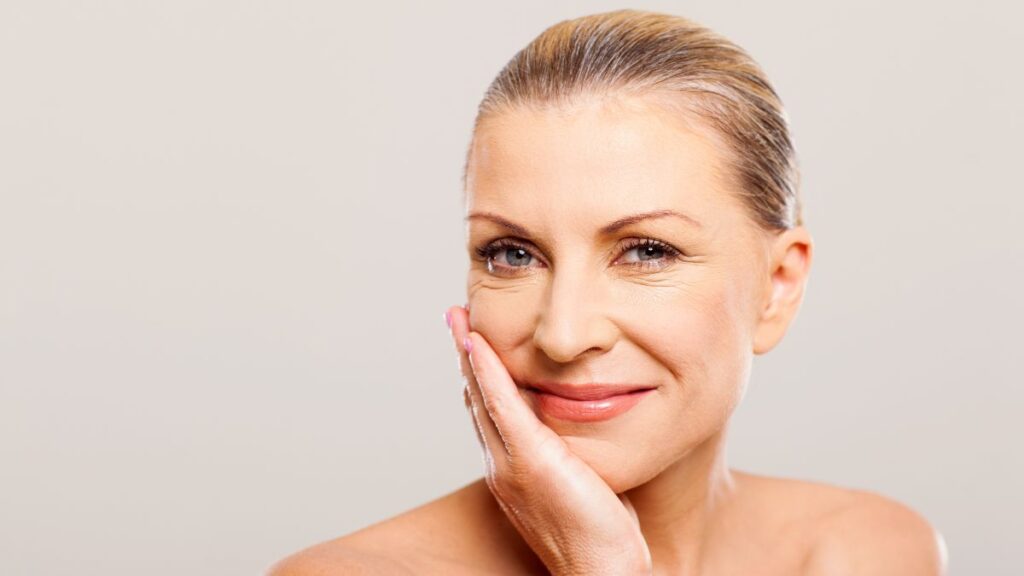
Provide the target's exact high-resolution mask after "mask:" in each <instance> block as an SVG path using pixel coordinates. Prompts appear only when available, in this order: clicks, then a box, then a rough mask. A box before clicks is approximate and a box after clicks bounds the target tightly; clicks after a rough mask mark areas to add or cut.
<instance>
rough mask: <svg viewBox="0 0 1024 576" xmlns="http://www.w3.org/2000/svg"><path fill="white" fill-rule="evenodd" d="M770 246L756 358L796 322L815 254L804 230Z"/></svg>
mask: <svg viewBox="0 0 1024 576" xmlns="http://www.w3.org/2000/svg"><path fill="white" fill-rule="evenodd" d="M771 242H772V243H771V246H770V247H769V249H768V250H767V255H768V280H767V282H766V283H765V286H764V292H763V294H764V296H765V297H764V298H763V299H762V304H761V307H760V310H759V312H760V314H759V316H758V320H757V326H756V328H755V330H754V354H764V353H765V352H768V351H769V350H771V349H772V348H774V347H775V345H776V344H778V343H779V341H781V340H782V337H783V336H784V335H785V333H786V329H787V328H788V327H789V324H790V323H791V322H792V321H793V319H794V318H796V315H797V312H798V311H799V310H800V304H801V303H802V302H803V299H804V287H805V286H806V285H807V276H808V274H809V273H810V270H811V259H812V257H813V254H814V242H813V240H812V239H811V235H810V233H809V232H808V231H807V229H806V228H804V227H803V226H796V227H794V228H790V229H789V230H786V231H784V232H782V233H780V234H778V235H776V236H775V237H774V239H773V240H772V241H771Z"/></svg>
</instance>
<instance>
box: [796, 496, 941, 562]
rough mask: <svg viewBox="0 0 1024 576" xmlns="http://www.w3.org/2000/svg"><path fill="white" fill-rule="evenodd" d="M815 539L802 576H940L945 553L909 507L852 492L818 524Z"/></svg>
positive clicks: (936, 536)
mask: <svg viewBox="0 0 1024 576" xmlns="http://www.w3.org/2000/svg"><path fill="white" fill-rule="evenodd" d="M819 533H820V537H819V539H818V541H817V542H816V544H815V546H814V548H813V549H812V550H811V553H810V554H809V555H808V557H807V561H806V563H805V571H804V573H805V574H806V575H807V576H818V575H826V574H836V573H837V571H842V573H844V574H851V575H856V574H878V575H884V574H893V575H897V574H900V575H904V576H942V575H944V574H946V563H947V557H946V555H947V553H946V545H945V541H944V539H943V537H942V534H941V533H940V532H939V531H938V530H937V529H936V528H935V527H934V526H933V525H932V524H931V522H929V521H928V519H926V518H925V517H924V516H922V515H921V514H920V513H918V512H917V511H915V510H914V509H912V508H910V507H909V506H907V505H905V504H903V503H900V502H897V501H896V500H892V499H890V498H887V497H885V496H882V495H879V494H875V493H871V492H863V491H855V497H854V498H853V501H852V502H850V503H849V504H847V505H845V506H843V507H840V508H838V509H836V510H835V511H833V512H831V513H830V514H828V515H826V516H824V517H823V518H822V519H821V522H820V527H819Z"/></svg>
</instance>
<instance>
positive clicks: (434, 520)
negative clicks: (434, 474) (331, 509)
mask: <svg viewBox="0 0 1024 576" xmlns="http://www.w3.org/2000/svg"><path fill="white" fill-rule="evenodd" d="M495 512H498V513H500V509H498V508H497V504H496V503H495V502H494V500H493V497H491V496H490V492H489V490H488V488H487V486H486V484H485V483H484V482H483V480H482V479H481V480H478V481H475V482H472V483H470V484H467V485H465V486H463V487H461V488H459V489H458V490H455V491H454V492H451V493H449V494H446V495H444V496H442V497H439V498H437V499H435V500H432V501H430V502H427V503H425V504H422V505H420V506H417V507H416V508H413V509H411V510H408V511H406V512H403V513H401V514H399V515H397V516H393V517H391V518H387V519H385V520H382V521H380V522H377V523H374V524H372V525H369V526H366V527H365V528H362V529H360V530H357V531H355V532H352V533H351V534H348V535H345V536H342V537H339V538H335V539H333V540H329V541H326V542H322V543H319V544H316V545H314V546H311V547H309V548H306V549H304V550H301V551H299V552H296V553H294V554H292V555H290V556H288V557H286V558H284V559H282V560H280V561H279V562H277V563H276V564H274V565H273V566H272V567H271V568H270V570H269V572H268V573H267V574H266V576H334V575H336V574H339V575H340V574H346V575H347V574H359V575H362V574H365V575H376V574H395V575H405V574H416V575H417V576H419V575H429V574H444V575H445V576H458V575H462V574H487V573H488V572H489V570H490V569H494V568H500V569H502V572H501V573H503V574H514V573H527V572H526V570H528V569H529V565H528V564H526V565H524V566H527V568H525V569H524V571H523V572H520V571H519V569H518V566H519V565H520V564H522V560H523V559H522V557H521V556H520V555H516V552H521V550H516V548H515V546H509V542H515V539H514V535H513V534H512V533H510V532H509V530H514V528H513V527H512V526H511V525H507V524H504V523H501V522H495V521H494V518H496V517H497V516H496V515H495ZM502 517H503V515H502Z"/></svg>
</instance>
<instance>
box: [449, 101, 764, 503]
mask: <svg viewBox="0 0 1024 576" xmlns="http://www.w3.org/2000/svg"><path fill="white" fill-rule="evenodd" d="M687 126H690V128H688V127H687ZM723 153H724V150H723V145H722V143H721V142H719V141H717V139H716V138H715V137H714V135H713V133H711V132H710V131H708V130H703V129H702V128H701V127H700V125H699V123H696V122H695V121H693V120H691V121H690V122H689V123H688V124H684V123H683V122H681V121H680V119H679V117H678V115H676V116H673V115H672V114H671V113H670V112H668V111H667V110H666V109H665V108H663V107H660V106H656V105H652V101H651V100H646V99H642V98H638V97H630V98H626V97H617V98H604V99H600V98H596V97H594V98H589V99H587V100H585V101H584V102H582V103H580V104H576V105H573V106H572V107H571V108H564V107H563V108H551V109H547V110H543V111H542V110H534V109H526V108H515V109H510V110H506V111H503V112H500V113H498V114H497V115H496V116H492V117H489V118H488V119H487V120H485V121H484V122H483V123H481V125H480V126H479V128H478V131H477V133H476V136H475V139H474V143H473V150H472V155H471V161H470V164H469V165H468V171H467V177H466V187H467V188H466V202H467V215H468V249H469V252H470V256H471V265H470V270H469V274H468V304H469V309H470V327H471V329H473V330H475V331H477V332H479V333H480V334H481V335H483V336H484V337H485V338H486V339H487V340H488V342H490V344H491V346H492V347H493V348H494V350H495V351H496V352H497V353H498V355H499V356H500V358H501V360H502V361H503V363H504V364H505V366H506V367H507V368H508V371H509V373H510V374H511V376H512V378H513V379H514V380H515V381H516V382H517V383H518V384H519V385H520V394H521V395H522V396H523V397H524V399H526V401H527V402H528V403H530V405H531V407H532V408H533V409H534V412H535V413H537V415H538V417H539V418H540V419H541V420H542V421H543V422H544V423H545V424H546V425H548V426H549V427H550V428H552V429H553V430H554V431H555V432H557V433H558V434H559V435H561V436H562V437H563V439H565V441H566V442H567V443H568V444H569V447H570V448H571V449H572V450H573V452H574V453H576V454H577V455H578V456H580V457H581V458H582V459H583V460H584V461H586V462H587V463H588V464H589V465H590V466H591V467H592V468H594V469H595V470H596V471H597V472H598V474H599V475H600V476H601V477H602V478H604V479H605V481H606V482H608V484H609V485H610V486H612V487H613V488H614V489H615V490H616V492H621V491H623V490H625V489H628V488H631V487H633V486H636V485H638V484H640V483H643V482H645V481H646V480H649V479H650V478H652V477H654V476H655V475H656V474H658V473H659V472H661V471H662V470H663V469H665V468H666V467H667V466H669V465H670V464H672V463H673V462H675V461H677V460H679V459H680V458H681V457H683V456H685V455H686V454H687V452H689V451H690V450H691V449H692V448H694V447H695V446H697V445H699V444H701V443H702V442H703V441H704V440H706V439H708V438H709V437H711V436H713V435H714V434H716V433H717V432H719V431H720V430H722V429H723V427H724V426H725V425H726V423H727V420H728V418H729V416H730V414H731V413H732V411H733V409H734V408H735V406H736V405H737V403H738V402H739V401H740V399H741V398H742V396H743V392H744V390H745V387H746V383H747V380H748V376H749V369H750V362H751V359H752V356H753V354H754V352H755V348H756V346H755V332H756V330H757V326H758V323H759V321H760V319H761V316H762V312H763V309H764V306H765V303H766V298H767V297H768V294H769V293H770V292H771V286H772V282H771V281H770V278H769V276H770V274H769V271H770V270H769V263H770V258H771V249H770V246H769V244H768V240H767V238H768V237H767V236H765V235H764V233H763V232H761V230H760V229H759V228H757V227H756V226H755V224H754V223H753V221H752V220H751V219H750V217H749V216H748V215H747V212H746V211H745V209H744V206H743V205H742V204H741V201H740V200H739V199H738V198H737V194H736V192H735V190H731V189H730V188H729V184H728V183H727V180H728V179H727V178H725V177H723V176H724V175H725V174H726V170H725V168H724V164H723V158H724V156H723ZM644 214H648V215H650V216H649V217H638V218H632V217H634V216H637V215H644ZM531 382H559V383H566V384H581V383H599V384H632V385H642V386H656V387H657V389H656V390H655V391H654V392H653V393H649V394H647V395H646V396H645V397H644V398H643V400H641V401H640V402H639V403H638V404H637V405H636V406H634V407H633V408H632V409H631V410H628V411H627V412H625V413H623V414H620V415H618V416H616V417H614V418H611V419H608V420H603V421H597V422H573V421H569V420H562V419H558V418H552V417H548V416H547V415H546V414H545V413H544V412H542V411H540V410H538V407H537V403H536V396H534V395H533V394H532V393H527V392H526V388H527V387H528V386H529V385H530V383H531Z"/></svg>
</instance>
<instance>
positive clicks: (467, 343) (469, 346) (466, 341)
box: [462, 336, 473, 354]
mask: <svg viewBox="0 0 1024 576" xmlns="http://www.w3.org/2000/svg"><path fill="white" fill-rule="evenodd" d="M462 347H463V348H465V349H466V354H469V353H471V352H472V351H473V341H472V340H471V339H470V338H469V336H466V337H465V338H463V339H462Z"/></svg>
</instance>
